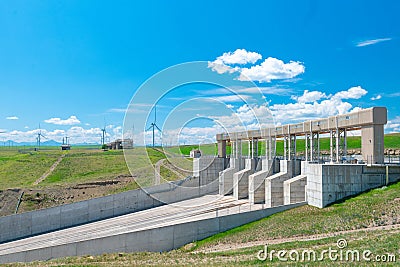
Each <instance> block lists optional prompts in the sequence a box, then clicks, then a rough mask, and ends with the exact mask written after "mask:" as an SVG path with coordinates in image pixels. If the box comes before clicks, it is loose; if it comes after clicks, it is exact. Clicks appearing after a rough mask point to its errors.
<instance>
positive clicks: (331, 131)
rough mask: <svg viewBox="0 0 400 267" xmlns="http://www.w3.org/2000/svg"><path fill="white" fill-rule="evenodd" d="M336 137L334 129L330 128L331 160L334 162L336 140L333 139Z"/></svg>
mask: <svg viewBox="0 0 400 267" xmlns="http://www.w3.org/2000/svg"><path fill="white" fill-rule="evenodd" d="M334 138H335V137H334V134H333V130H330V131H329V140H330V150H331V152H330V159H331V162H333V146H334V144H333V143H334V141H333V139H334Z"/></svg>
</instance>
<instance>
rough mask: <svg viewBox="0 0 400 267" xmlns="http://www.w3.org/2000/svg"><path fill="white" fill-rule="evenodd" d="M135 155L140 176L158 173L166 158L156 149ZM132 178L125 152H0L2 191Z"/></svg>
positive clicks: (136, 150)
mask: <svg viewBox="0 0 400 267" xmlns="http://www.w3.org/2000/svg"><path fill="white" fill-rule="evenodd" d="M145 150H147V153H145V152H144V151H145ZM134 151H135V152H134V154H133V161H134V164H132V170H131V171H133V172H135V171H136V170H138V173H139V174H140V175H144V174H148V175H150V174H152V173H153V172H154V171H153V170H152V167H151V164H154V163H155V162H157V161H158V160H160V159H162V158H165V156H164V154H163V153H160V152H159V151H157V150H154V149H152V148H135V149H134ZM62 154H65V157H64V158H63V160H62V161H61V163H60V164H59V165H58V166H57V167H56V168H55V170H54V171H53V172H52V173H51V174H50V175H49V176H48V177H47V178H46V179H45V180H44V181H43V182H41V183H40V184H39V185H37V186H34V185H33V183H34V182H35V181H36V180H37V179H38V178H40V177H41V176H42V175H43V174H44V173H45V172H46V171H48V170H49V168H50V167H51V166H52V165H53V164H54V163H55V162H56V161H57V159H58V158H59V157H60V156H61V155H62ZM129 174H130V172H129V169H128V167H127V165H126V162H125V158H124V154H123V151H122V150H109V151H102V150H100V149H92V148H75V149H72V150H70V151H61V150H59V148H46V149H42V150H40V151H24V152H23V153H21V152H19V151H18V150H17V149H13V150H9V149H0V190H4V189H7V188H43V187H51V186H60V185H64V186H65V185H71V184H76V183H81V182H90V181H94V180H96V181H101V180H107V179H113V178H115V177H117V176H119V175H129Z"/></svg>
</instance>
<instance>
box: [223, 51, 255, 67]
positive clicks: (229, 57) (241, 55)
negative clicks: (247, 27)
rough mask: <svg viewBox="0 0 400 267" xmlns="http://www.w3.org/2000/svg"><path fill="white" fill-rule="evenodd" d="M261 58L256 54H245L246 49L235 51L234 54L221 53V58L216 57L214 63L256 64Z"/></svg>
mask: <svg viewBox="0 0 400 267" xmlns="http://www.w3.org/2000/svg"><path fill="white" fill-rule="evenodd" d="M261 58H262V56H261V55H260V54H258V53H256V52H247V51H246V49H236V51H235V52H233V53H232V52H227V53H223V54H222V56H219V57H217V59H216V61H219V62H222V63H225V64H229V65H231V64H247V63H252V64H254V63H256V62H257V61H258V60H260V59H261Z"/></svg>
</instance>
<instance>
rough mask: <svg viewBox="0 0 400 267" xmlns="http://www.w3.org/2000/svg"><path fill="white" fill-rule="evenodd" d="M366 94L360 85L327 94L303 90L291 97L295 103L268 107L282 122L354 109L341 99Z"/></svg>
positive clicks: (359, 96) (342, 112)
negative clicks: (301, 93)
mask: <svg viewBox="0 0 400 267" xmlns="http://www.w3.org/2000/svg"><path fill="white" fill-rule="evenodd" d="M366 94H367V91H366V90H365V89H363V88H361V86H357V87H352V88H350V89H348V90H346V91H340V92H337V93H336V94H334V95H328V96H326V94H325V93H322V92H318V91H313V92H309V91H304V93H303V95H302V96H300V97H292V99H294V100H296V102H295V103H288V104H275V105H272V106H271V107H270V109H271V111H272V113H273V114H274V117H275V119H276V120H277V121H278V122H282V123H288V122H292V121H301V120H309V119H313V118H324V117H328V116H334V115H337V114H344V113H348V112H350V111H356V110H357V107H356V108H354V109H352V108H353V105H352V104H350V103H349V102H346V101H343V100H345V99H359V98H361V97H363V96H364V95H366ZM321 99H323V100H321ZM318 100H321V101H318Z"/></svg>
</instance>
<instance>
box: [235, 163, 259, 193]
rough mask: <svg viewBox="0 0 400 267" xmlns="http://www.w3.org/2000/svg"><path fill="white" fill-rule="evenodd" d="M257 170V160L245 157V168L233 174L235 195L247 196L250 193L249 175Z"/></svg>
mask: <svg viewBox="0 0 400 267" xmlns="http://www.w3.org/2000/svg"><path fill="white" fill-rule="evenodd" d="M255 171H257V160H256V159H254V158H250V159H245V168H244V169H243V170H241V171H238V172H236V173H235V174H234V175H233V197H234V198H235V199H242V198H247V197H248V195H249V176H250V175H251V174H253V173H254V172H255Z"/></svg>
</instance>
